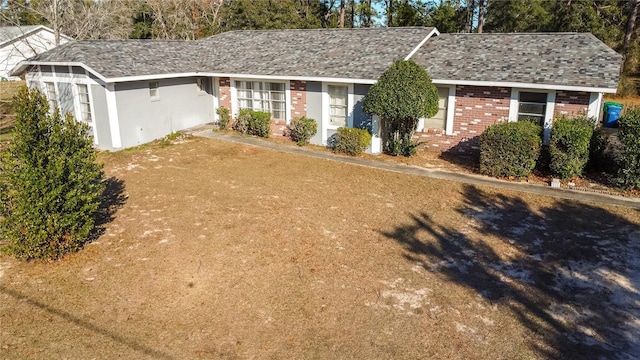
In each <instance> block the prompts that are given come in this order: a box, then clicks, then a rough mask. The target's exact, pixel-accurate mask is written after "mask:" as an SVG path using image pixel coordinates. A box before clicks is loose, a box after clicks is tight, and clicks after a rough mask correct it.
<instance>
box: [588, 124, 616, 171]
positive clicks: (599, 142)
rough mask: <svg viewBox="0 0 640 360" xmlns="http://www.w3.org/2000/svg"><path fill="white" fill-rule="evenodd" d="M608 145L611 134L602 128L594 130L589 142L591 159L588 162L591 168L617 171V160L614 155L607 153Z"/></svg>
mask: <svg viewBox="0 0 640 360" xmlns="http://www.w3.org/2000/svg"><path fill="white" fill-rule="evenodd" d="M608 147H609V135H608V134H607V133H606V132H605V131H604V130H603V129H602V128H597V129H595V130H593V135H591V141H590V142H589V161H588V162H587V168H588V169H589V170H593V171H606V172H612V173H614V172H615V170H614V169H615V160H614V159H613V156H611V155H610V154H607V148H608Z"/></svg>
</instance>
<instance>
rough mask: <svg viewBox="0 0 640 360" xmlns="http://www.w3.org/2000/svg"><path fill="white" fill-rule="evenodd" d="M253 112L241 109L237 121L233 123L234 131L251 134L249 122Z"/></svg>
mask: <svg viewBox="0 0 640 360" xmlns="http://www.w3.org/2000/svg"><path fill="white" fill-rule="evenodd" d="M252 112H253V110H251V109H240V111H239V112H238V117H237V118H236V121H235V122H234V123H233V130H235V131H237V132H240V133H243V134H247V133H248V132H249V122H250V121H251V113H252Z"/></svg>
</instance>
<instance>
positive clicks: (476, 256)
mask: <svg viewBox="0 0 640 360" xmlns="http://www.w3.org/2000/svg"><path fill="white" fill-rule="evenodd" d="M101 160H102V161H104V162H105V164H106V173H107V175H108V176H112V177H115V178H117V179H119V180H121V181H123V183H124V193H122V194H120V195H125V196H126V197H127V198H126V201H125V203H124V205H123V206H122V207H121V208H120V209H119V210H118V211H117V212H116V213H115V216H114V218H113V220H112V221H111V222H110V223H108V224H107V225H106V228H105V232H104V234H102V236H101V237H100V238H99V239H98V240H97V241H95V242H94V243H92V244H89V245H87V246H86V248H85V249H84V250H82V251H81V252H79V253H77V254H74V255H71V256H68V257H67V258H65V259H64V260H62V261H59V262H56V263H49V264H43V263H37V262H33V263H18V262H16V261H14V260H12V259H9V258H7V257H0V346H1V348H0V357H2V358H115V357H122V358H160V359H183V358H229V359H236V358H237V359H241V358H242V359H244V358H261V359H281V358H296V359H307V358H322V359H325V358H361V359H362V358H365V359H381V358H385V359H389V358H393V359H415V358H436V359H534V358H550V357H551V358H576V359H584V358H590V357H596V356H599V355H602V356H605V357H611V356H613V355H614V354H618V353H620V351H626V352H628V353H632V352H633V351H635V350H634V349H633V348H632V347H630V344H629V341H627V340H626V338H625V336H624V334H625V332H627V331H629V329H628V326H629V325H628V324H629V322H628V320H630V319H631V320H632V318H631V316H632V315H633V314H631V313H630V311H632V310H633V307H632V306H627V305H625V304H626V303H625V301H627V300H625V299H627V298H625V296H626V297H628V301H630V302H631V303H633V301H637V287H638V282H634V281H635V280H634V279H633V278H631V277H630V276H631V274H632V272H633V274H635V273H640V271H637V270H640V266H638V264H635V263H634V262H633V261H634V260H635V259H636V256H637V255H633V254H637V253H638V251H637V247H638V242H640V234H639V233H638V223H639V222H640V216H639V215H638V213H637V212H635V211H629V210H628V209H622V208H604V207H598V206H592V205H586V204H579V203H573V202H567V201H559V200H555V199H551V198H545V197H540V196H535V195H526V194H518V193H512V192H502V191H497V190H490V189H486V188H476V187H469V186H463V185H461V184H457V183H449V182H445V181H438V180H433V179H426V178H420V177H415V176H408V175H402V174H397V173H391V172H384V171H379V170H374V169H369V168H363V167H357V166H351V165H346V164H340V163H335V162H330V161H323V160H317V159H311V158H307V157H303V156H296V155H291V154H285V153H278V152H274V151H268V150H263V149H257V148H252V147H248V146H242V145H237V144H230V143H224V142H218V141H213V140H207V139H191V140H189V141H188V142H185V143H181V144H176V145H171V146H164V147H160V146H157V145H149V146H144V147H141V148H138V149H133V150H127V151H122V152H119V153H105V154H103V155H101ZM634 266H635V267H634ZM627 272H629V273H627ZM634 291H635V292H634ZM614 303H615V306H614V305H612V304H614ZM630 309H631V310H630ZM636 309H637V307H636ZM636 316H637V314H636Z"/></svg>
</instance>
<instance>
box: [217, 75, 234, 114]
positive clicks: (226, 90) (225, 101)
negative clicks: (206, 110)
mask: <svg viewBox="0 0 640 360" xmlns="http://www.w3.org/2000/svg"><path fill="white" fill-rule="evenodd" d="M218 86H219V90H220V95H219V96H220V99H219V104H220V107H224V108H227V109H229V110H231V79H229V78H228V77H223V78H220V80H219V82H218Z"/></svg>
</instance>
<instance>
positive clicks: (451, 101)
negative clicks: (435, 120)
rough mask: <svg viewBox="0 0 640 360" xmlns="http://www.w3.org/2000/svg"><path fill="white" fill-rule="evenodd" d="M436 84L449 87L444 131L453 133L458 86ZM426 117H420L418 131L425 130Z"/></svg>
mask: <svg viewBox="0 0 640 360" xmlns="http://www.w3.org/2000/svg"><path fill="white" fill-rule="evenodd" d="M434 85H435V86H436V88H448V89H449V96H448V97H447V114H446V116H445V122H444V129H442V130H444V133H445V134H446V135H453V121H454V119H455V115H456V112H455V110H456V86H455V85H440V84H437V85H436V84H434ZM424 121H425V119H424V118H420V119H419V120H418V127H417V129H416V131H422V130H424Z"/></svg>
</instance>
